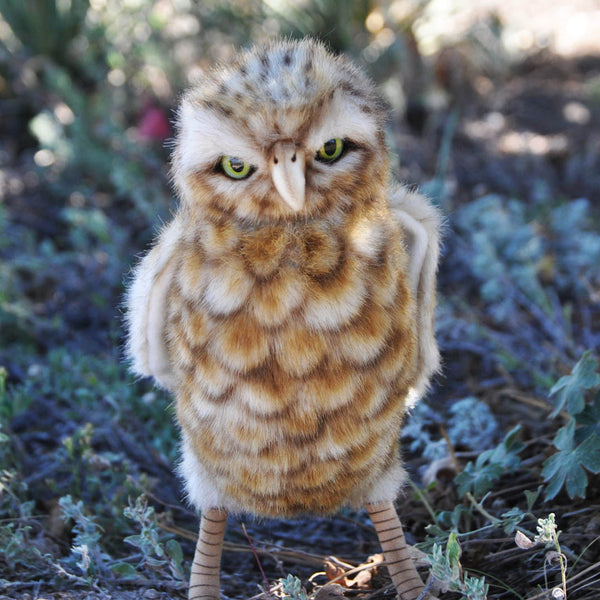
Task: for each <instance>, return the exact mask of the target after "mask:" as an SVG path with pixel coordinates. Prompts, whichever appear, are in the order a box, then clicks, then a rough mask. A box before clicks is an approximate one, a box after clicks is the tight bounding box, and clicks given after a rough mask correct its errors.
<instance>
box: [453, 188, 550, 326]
mask: <svg viewBox="0 0 600 600" xmlns="http://www.w3.org/2000/svg"><path fill="white" fill-rule="evenodd" d="M454 223H455V227H456V229H457V230H458V232H459V234H460V236H461V242H462V244H464V246H463V248H462V249H463V251H464V253H465V256H464V259H465V261H466V265H465V266H466V267H467V268H468V269H469V270H470V271H471V273H472V275H473V276H474V277H475V278H476V279H477V280H478V281H479V282H480V290H479V291H480V295H481V298H482V300H483V301H484V302H486V303H487V304H488V306H489V309H490V311H491V313H492V314H493V315H494V317H495V318H496V319H497V320H498V321H503V320H505V319H507V318H509V317H510V316H511V315H512V314H513V313H514V312H515V310H516V309H517V306H518V295H519V294H525V296H526V297H528V298H529V299H530V300H531V301H534V302H535V303H536V304H539V305H542V306H545V307H547V306H548V300H547V298H546V296H545V293H544V290H543V288H542V286H541V285H540V282H539V280H538V277H537V275H538V263H539V261H540V260H541V258H542V256H543V246H542V241H541V239H540V237H539V236H538V235H536V232H535V229H534V227H533V225H532V224H530V223H528V222H527V219H526V216H525V209H524V207H523V205H522V204H521V203H519V202H517V201H515V200H505V199H503V198H502V197H500V196H485V197H483V198H479V199H478V200H475V201H474V202H471V203H470V204H467V205H465V206H463V207H461V208H460V209H459V210H458V211H457V212H456V215H455V216H454Z"/></svg>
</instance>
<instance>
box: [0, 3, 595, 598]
mask: <svg viewBox="0 0 600 600" xmlns="http://www.w3.org/2000/svg"><path fill="white" fill-rule="evenodd" d="M599 29H600V10H598V8H597V6H596V5H595V3H594V2H593V0H573V1H571V2H568V3H567V2H557V3H554V4H553V5H552V6H548V5H547V3H545V2H542V0H532V1H531V2H529V3H527V4H526V5H525V4H524V3H521V2H517V1H516V0H514V1H513V0H504V1H502V2H500V1H494V0H490V1H489V2H485V3H472V2H464V1H462V0H352V1H350V2H335V1H333V0H287V1H284V0H222V1H217V0H206V1H203V2H193V1H192V0H28V1H27V2H23V1H21V0H0V572H1V573H2V577H3V579H0V593H6V594H7V595H8V596H7V597H11V598H24V597H26V596H25V595H26V594H29V592H30V591H31V588H32V587H35V585H37V583H36V582H37V581H40V580H43V581H45V582H46V583H45V585H46V587H47V589H45V590H43V591H44V593H46V595H47V596H48V597H56V596H53V594H59V593H61V594H67V593H68V592H67V590H72V589H76V590H82V589H85V590H86V593H89V594H92V596H90V598H91V597H94V598H96V597H97V598H101V597H105V595H106V594H107V593H110V594H112V595H113V597H115V598H122V599H123V600H124V599H125V598H130V597H136V598H138V597H140V595H143V597H147V598H161V597H162V598H167V597H171V598H172V597H179V596H181V597H184V596H185V594H184V592H183V591H182V590H183V587H184V585H183V583H182V582H185V579H186V577H187V575H186V573H185V572H184V571H185V569H186V568H187V567H185V565H186V564H189V560H190V558H191V548H192V544H191V543H190V541H189V538H193V534H190V532H189V530H195V528H196V520H195V516H194V515H191V514H190V513H189V512H188V511H187V510H186V509H185V507H184V505H183V504H182V502H181V497H182V493H181V488H180V486H179V483H178V481H177V480H176V478H175V476H174V475H173V472H172V467H173V464H174V463H175V462H176V460H177V450H176V432H175V431H174V428H173V426H172V423H171V412H170V411H171V407H170V405H169V398H168V397H167V396H166V395H165V394H164V393H162V392H160V391H155V390H153V389H152V388H151V387H150V385H149V384H148V382H135V381H132V379H131V378H130V377H129V376H128V375H127V373H126V368H125V365H123V364H122V361H121V356H120V350H119V348H120V345H121V344H122V333H121V328H120V319H121V313H120V308H119V305H120V298H121V295H122V290H123V286H122V283H123V279H124V278H126V277H127V272H128V270H129V268H130V266H131V265H132V264H133V263H134V262H135V256H136V254H139V253H140V252H142V251H143V250H144V249H145V248H146V247H147V244H148V243H149V241H150V240H151V239H152V236H153V233H154V232H155V230H156V228H158V227H160V226H161V224H162V222H163V221H164V220H166V219H167V218H168V215H169V211H170V209H171V208H172V206H173V202H174V201H175V200H174V199H173V196H172V191H171V189H170V184H169V174H168V150H169V139H170V138H171V136H172V132H173V120H174V110H175V107H176V105H177V96H178V94H179V93H180V91H181V90H182V89H183V88H185V87H186V86H187V85H189V84H190V83H193V82H196V81H198V80H199V78H200V77H201V74H202V71H203V70H204V69H206V68H207V67H209V66H210V65H211V64H213V63H214V62H215V61H228V60H230V59H231V58H232V57H233V56H234V55H235V53H236V52H237V51H238V49H239V48H240V47H243V46H247V45H249V44H251V43H254V42H261V41H265V40H268V39H270V38H272V37H273V36H291V37H301V36H304V35H315V36H318V37H320V38H322V39H324V40H325V41H326V43H328V44H329V45H330V46H331V47H332V48H333V49H334V50H335V51H339V52H346V53H348V54H350V55H351V56H352V57H353V58H354V60H356V61H357V62H358V63H360V64H361V65H362V66H363V67H364V68H365V69H366V70H367V71H368V73H369V74H370V75H371V76H372V77H373V79H374V80H375V82H376V83H377V85H378V86H379V87H380V89H381V92H382V94H383V95H384V97H385V99H386V100H387V102H388V103H389V105H390V109H391V113H390V120H389V123H388V142H389V145H390V149H391V151H392V152H391V157H392V165H393V171H394V175H395V176H396V177H397V178H399V179H401V180H403V181H406V182H407V183H408V184H409V185H411V186H420V187H421V188H422V189H423V190H425V191H426V192H427V193H428V194H429V195H430V196H431V198H432V201H434V202H436V203H437V204H439V205H441V206H442V207H443V209H444V211H445V213H446V217H447V227H446V235H445V249H444V257H443V263H442V267H441V271H440V285H439V288H440V302H439V307H438V315H437V321H438V338H439V341H440V345H441V349H442V352H443V356H444V363H445V367H444V376H443V378H440V380H439V382H436V385H435V386H434V387H433V389H432V392H431V394H430V396H429V399H428V400H427V401H426V402H423V403H421V404H419V405H418V406H417V407H416V408H415V411H414V415H413V418H412V419H411V420H409V421H408V422H407V424H406V427H405V428H404V430H403V442H404V453H405V455H406V459H407V460H406V462H407V466H408V469H409V472H410V473H411V475H412V476H413V478H414V479H415V480H419V479H420V477H421V476H422V477H423V478H422V482H423V485H417V484H414V488H413V489H414V491H415V495H414V497H407V498H405V499H404V500H402V501H401V502H402V504H403V506H402V507H401V511H402V513H403V514H405V515H406V517H405V518H406V519H407V524H408V527H407V531H408V535H409V537H411V536H413V535H414V536H415V537H416V538H417V539H420V540H425V542H424V546H423V547H424V548H425V549H426V550H428V551H431V550H432V548H433V547H435V548H436V550H435V553H432V554H431V555H430V556H431V558H432V560H433V562H434V570H435V568H437V571H436V572H437V573H438V576H439V577H442V578H443V577H446V579H447V581H446V582H445V589H455V590H456V591H457V593H463V594H467V595H468V593H471V592H470V591H468V590H467V587H466V584H467V583H469V582H470V583H469V585H470V586H471V588H472V590H471V591H473V590H475V592H476V593H477V594H479V595H485V593H486V590H487V595H488V598H505V597H524V596H526V595H528V594H529V592H530V591H531V590H533V589H535V588H536V586H537V585H538V584H539V585H540V586H542V587H543V585H545V584H541V583H540V582H539V581H540V577H541V576H540V570H539V564H540V560H541V562H543V560H544V559H543V555H541V554H540V553H539V552H538V553H537V554H536V550H535V549H531V550H526V551H525V552H527V553H529V554H527V558H526V559H523V556H524V555H523V551H522V550H519V549H518V548H516V547H514V545H513V544H512V538H510V539H508V538H506V535H507V534H510V535H513V534H514V532H515V531H516V530H519V531H521V530H523V532H524V534H527V535H530V537H533V534H532V533H531V531H530V530H533V529H534V528H535V523H536V518H535V516H534V515H533V507H534V505H536V503H539V504H541V503H546V505H547V504H548V503H550V506H551V507H552V511H553V512H554V513H556V515H557V517H556V518H557V521H558V522H559V523H560V527H561V529H562V534H561V551H562V552H563V553H564V554H565V556H567V557H568V558H569V561H568V565H569V568H568V569H567V571H566V573H565V574H564V575H565V577H566V584H565V585H566V587H567V590H568V591H569V594H570V596H569V597H573V598H580V599H582V600H585V599H588V598H589V599H591V598H595V597H597V594H598V585H599V582H598V576H597V573H598V572H600V558H599V557H600V553H599V551H598V546H599V544H598V540H599V539H600V519H599V518H598V516H597V513H598V509H597V505H596V504H597V503H595V500H594V498H596V497H597V493H598V486H599V483H600V482H599V480H598V475H597V471H598V470H599V469H600V463H598V448H599V446H598V443H599V442H598V436H599V435H600V434H599V433H598V422H599V420H600V413H599V412H598V403H599V402H600V400H599V398H598V380H597V377H598V374H597V362H595V361H596V356H595V353H596V354H597V348H599V347H600V332H599V328H598V323H599V322H600V271H599V270H598V268H597V265H598V264H599V263H600V236H599V235H598V231H599V229H600V212H599V210H598V207H599V206H600V192H599V190H600V145H599V141H598V140H600V43H599V42H598V37H597V31H598V30H599ZM588 349H591V353H586V350H588ZM549 416H552V418H548V417H549ZM135 499H137V500H135ZM546 508H547V507H545V508H544V512H545V513H547V512H549V511H548V510H546ZM348 521H352V523H350V525H348V526H346V525H347V522H348ZM356 522H358V523H359V524H360V525H364V524H365V523H366V520H365V517H364V515H360V514H356V513H353V512H352V511H348V512H345V513H344V514H343V515H342V516H341V517H340V518H337V519H331V520H316V521H311V522H309V523H304V524H303V525H302V526H301V527H297V526H296V524H295V523H294V522H290V523H289V524H283V526H282V525H278V526H277V528H276V531H277V532H278V533H277V535H279V536H280V537H277V538H276V541H275V543H274V545H272V544H270V542H271V540H272V538H273V537H274V536H275V533H273V534H271V532H270V527H269V524H268V522H267V523H255V524H252V525H249V530H250V532H251V534H252V537H253V539H254V540H255V542H256V545H257V547H258V551H259V552H260V553H261V556H262V557H264V566H265V569H266V570H267V572H268V574H269V577H271V578H272V579H273V580H278V579H281V580H282V581H287V582H288V584H287V588H286V590H284V591H283V592H282V593H286V594H287V595H288V596H294V595H295V596H298V597H300V596H302V595H303V594H304V595H309V597H314V594H315V593H318V590H319V585H316V587H315V585H314V584H315V582H322V581H323V579H321V580H319V578H318V577H316V576H315V577H316V578H315V577H311V576H312V575H314V573H315V570H317V571H320V570H321V569H320V566H319V561H320V560H321V558H323V559H324V557H325V555H327V554H332V555H333V554H336V553H340V554H342V555H343V556H344V559H345V560H344V561H341V562H340V564H343V565H346V567H347V566H348V565H352V564H356V563H358V562H360V561H361V560H363V559H364V558H365V553H366V552H365V550H366V549H368V550H371V549H372V551H376V549H377V544H376V541H375V539H376V538H375V536H374V534H373V532H372V530H371V529H370V528H369V527H367V526H364V527H361V528H360V529H359V532H360V533H359V534H358V536H357V533H356ZM426 526H428V527H427V529H426ZM300 531H302V532H303V533H302V536H301V535H300V533H299V532H300ZM230 536H231V537H230V539H229V541H228V544H229V546H228V548H229V549H230V551H231V554H230V555H228V556H229V559H228V560H227V561H226V564H225V567H224V574H223V581H224V586H225V589H226V590H228V591H229V593H230V594H231V595H234V596H235V597H249V596H251V595H254V594H255V584H254V582H256V581H259V580H260V577H259V573H258V571H257V570H256V569H255V568H254V567H252V564H251V561H248V560H247V557H246V555H245V554H241V553H242V552H247V551H248V548H247V543H246V542H245V538H244V537H243V536H242V534H241V533H236V530H235V527H234V528H231V527H230ZM236 536H237V537H236ZM459 539H460V546H458V540H459ZM507 540H508V541H507ZM482 542H483V545H482ZM434 544H436V546H434ZM285 546H288V548H286V547H285ZM289 546H291V547H292V549H290V548H289ZM442 547H444V548H446V553H445V554H444V553H443V552H442V551H441V548H442ZM456 548H459V550H460V552H462V554H461V555H460V561H458V556H457V555H456V552H455V550H456ZM317 549H318V551H319V552H322V553H323V556H322V557H319V556H316V555H315V554H314V553H315V552H316V551H317ZM448 549H450V550H452V552H450V554H449V553H448ZM286 552H287V554H286ZM453 552H454V554H453ZM282 556H286V557H287V558H286V559H285V561H286V562H285V567H282V561H283V560H284V559H282ZM540 556H542V558H540ZM261 560H262V559H261ZM311 561H312V562H311ZM436 565H437V567H436ZM346 567H344V568H346ZM594 567H595V569H594ZM253 568H254V571H253ZM463 569H464V571H465V573H464V576H463ZM553 569H554V570H553ZM469 570H472V571H473V572H475V571H477V577H474V576H470V575H468V574H467V571H469ZM363 571H365V572H367V571H368V569H367V570H365V569H363ZM372 571H373V573H372V575H373V576H372V577H371V578H370V579H369V580H368V581H369V583H368V584H367V583H365V584H364V589H363V588H360V589H357V588H353V589H354V592H353V593H354V594H358V596H359V597H361V596H364V595H368V594H371V593H372V589H370V586H374V587H376V588H377V587H381V581H382V580H381V579H378V574H377V572H376V568H373V569H372ZM290 572H292V573H293V574H292V575H290V574H289V573H290ZM443 573H446V575H443ZM482 573H483V574H484V575H485V581H484V579H483V578H482V575H481V574H482ZM548 574H549V576H550V579H552V577H554V579H555V583H556V582H557V581H560V582H561V585H562V576H563V574H562V573H560V572H559V571H558V570H557V568H553V567H549V569H548ZM320 577H321V578H322V576H320ZM309 578H310V580H311V581H310V582H309V581H308V579H309ZM550 584H551V582H550V583H548V586H550ZM352 585H355V584H352ZM453 586H454V587H453ZM486 586H489V589H488V587H486ZM471 588H469V589H471ZM548 589H549V587H548ZM307 590H308V591H307ZM542 591H543V590H541V591H540V593H542ZM475 592H473V593H475ZM72 593H73V594H74V596H72V597H79V596H78V595H77V594H78V591H75V592H72ZM103 594H104V596H103ZM128 594H130V595H129V596H128ZM511 594H512V595H511ZM61 597H69V596H61ZM373 597H374V598H375V597H376V596H373ZM379 597H381V598H383V597H385V591H383V590H382V591H381V594H380V596H379Z"/></svg>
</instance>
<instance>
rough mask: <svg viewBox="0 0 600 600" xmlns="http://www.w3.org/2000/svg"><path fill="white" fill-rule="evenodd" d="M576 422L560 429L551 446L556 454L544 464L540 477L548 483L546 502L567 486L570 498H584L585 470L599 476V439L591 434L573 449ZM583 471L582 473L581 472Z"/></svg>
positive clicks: (572, 420)
mask: <svg viewBox="0 0 600 600" xmlns="http://www.w3.org/2000/svg"><path fill="white" fill-rule="evenodd" d="M574 438H575V420H574V419H571V420H570V421H569V422H568V423H567V425H565V427H562V428H561V429H559V431H558V433H557V434H556V437H555V438H554V445H555V446H556V448H557V449H558V450H559V451H558V452H557V453H556V454H553V455H552V456H551V457H550V458H548V459H547V460H546V461H545V462H544V466H543V469H542V476H543V477H544V481H546V482H548V486H547V487H546V499H547V500H551V499H552V498H554V497H555V496H556V495H557V494H558V492H559V491H560V490H561V488H562V487H563V485H564V486H566V489H567V494H568V495H569V498H571V499H573V498H575V497H579V498H585V491H586V489H587V485H588V477H587V474H586V472H585V469H588V470H589V471H591V472H592V473H599V472H600V437H598V436H597V435H596V434H592V435H591V436H590V437H588V438H587V439H586V440H585V441H584V442H582V443H581V444H579V445H578V446H575V441H574ZM584 467H585V469H584Z"/></svg>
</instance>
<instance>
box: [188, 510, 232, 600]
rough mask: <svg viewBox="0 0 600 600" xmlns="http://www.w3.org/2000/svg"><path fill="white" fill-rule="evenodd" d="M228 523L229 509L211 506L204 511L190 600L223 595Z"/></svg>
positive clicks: (215, 599)
mask: <svg viewBox="0 0 600 600" xmlns="http://www.w3.org/2000/svg"><path fill="white" fill-rule="evenodd" d="M226 525H227V511H225V510H222V509H219V508H211V509H210V510H207V511H205V512H203V513H202V519H201V520H200V533H199V534H198V542H197V544H196V553H195V554H194V562H193V563H192V573H191V575H190V587H189V592H188V600H219V598H220V597H221V594H220V585H219V571H220V570H221V550H222V548H223V537H224V535H225V527H226Z"/></svg>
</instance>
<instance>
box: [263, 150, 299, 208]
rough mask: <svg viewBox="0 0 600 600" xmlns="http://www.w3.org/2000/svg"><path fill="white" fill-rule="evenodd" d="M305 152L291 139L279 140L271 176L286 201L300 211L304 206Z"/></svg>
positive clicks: (273, 158) (274, 151) (274, 152)
mask: <svg viewBox="0 0 600 600" xmlns="http://www.w3.org/2000/svg"><path fill="white" fill-rule="evenodd" d="M304 168H305V159H304V152H303V151H302V150H299V149H298V148H296V147H295V145H294V143H293V142H291V141H283V142H277V143H276V144H275V145H274V146H273V157H272V159H271V177H272V179H273V184H274V185H275V188H276V189H277V191H278V192H279V195H280V196H281V197H282V198H283V200H284V201H285V203H286V204H287V205H288V206H289V207H290V208H291V209H292V210H294V211H296V212H298V211H299V210H301V209H302V207H303V206H304V188H305V183H306V176H305V170H304Z"/></svg>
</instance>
